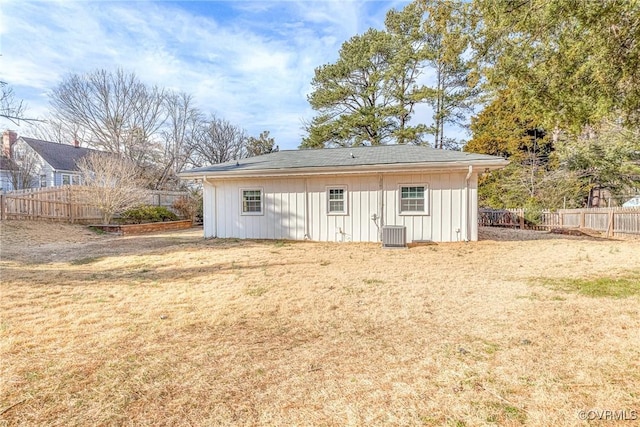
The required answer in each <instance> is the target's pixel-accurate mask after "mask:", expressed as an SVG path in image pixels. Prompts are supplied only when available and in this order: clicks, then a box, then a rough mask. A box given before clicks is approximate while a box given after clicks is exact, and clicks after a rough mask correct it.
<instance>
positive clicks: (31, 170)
mask: <svg viewBox="0 0 640 427" xmlns="http://www.w3.org/2000/svg"><path fill="white" fill-rule="evenodd" d="M12 160H13V161H14V162H15V164H16V168H13V169H11V171H10V172H9V174H10V176H11V185H13V188H14V189H16V190H18V189H25V188H33V187H35V186H36V183H37V179H38V172H39V171H40V168H41V164H40V160H39V158H38V156H36V154H35V153H34V152H33V151H31V150H29V149H26V148H25V147H20V146H19V145H18V146H16V147H14V150H13V155H12Z"/></svg>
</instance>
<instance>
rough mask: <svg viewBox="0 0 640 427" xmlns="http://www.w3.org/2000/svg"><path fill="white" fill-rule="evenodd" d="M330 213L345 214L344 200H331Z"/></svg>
mask: <svg viewBox="0 0 640 427" xmlns="http://www.w3.org/2000/svg"><path fill="white" fill-rule="evenodd" d="M329 212H344V202H343V201H342V200H330V201H329Z"/></svg>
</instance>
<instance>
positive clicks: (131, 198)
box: [78, 153, 148, 224]
mask: <svg viewBox="0 0 640 427" xmlns="http://www.w3.org/2000/svg"><path fill="white" fill-rule="evenodd" d="M78 168H79V169H80V172H81V174H82V179H83V183H84V188H83V191H81V192H80V194H81V196H80V197H81V199H82V201H83V202H84V203H87V204H88V205H90V206H94V207H96V208H97V209H98V210H99V211H100V213H101V214H102V221H103V223H104V224H109V223H110V222H111V220H112V219H113V216H114V215H116V214H118V213H121V212H123V211H125V210H127V209H129V208H132V207H135V206H138V205H140V204H143V203H144V202H145V200H146V199H147V198H148V192H147V190H145V189H144V188H145V186H146V184H147V183H146V182H144V181H142V180H141V179H140V178H139V173H138V172H139V171H138V168H137V167H136V165H135V164H134V163H133V162H132V161H131V160H130V159H127V158H124V157H123V156H119V155H115V154H108V153H91V154H89V155H87V156H85V157H83V158H82V159H81V160H80V162H79V164H78Z"/></svg>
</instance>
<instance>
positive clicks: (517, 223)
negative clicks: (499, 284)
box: [478, 208, 640, 236]
mask: <svg viewBox="0 0 640 427" xmlns="http://www.w3.org/2000/svg"><path fill="white" fill-rule="evenodd" d="M524 216H525V211H524V209H500V210H495V209H480V211H479V215H478V222H479V225H482V226H494V227H519V228H540V227H541V228H578V229H579V228H588V229H591V230H596V231H600V232H603V233H605V234H606V235H607V236H613V235H616V234H618V235H620V234H638V235H640V208H589V209H559V210H558V211H542V212H541V213H540V216H539V221H538V222H536V223H535V224H531V223H529V222H527V221H525V220H524Z"/></svg>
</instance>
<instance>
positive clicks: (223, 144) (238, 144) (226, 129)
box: [189, 116, 247, 167]
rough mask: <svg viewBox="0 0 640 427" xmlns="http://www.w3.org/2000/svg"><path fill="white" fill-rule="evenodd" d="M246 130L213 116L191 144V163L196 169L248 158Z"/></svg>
mask: <svg viewBox="0 0 640 427" xmlns="http://www.w3.org/2000/svg"><path fill="white" fill-rule="evenodd" d="M246 141H247V135H246V132H245V131H244V129H242V128H240V127H239V126H236V125H234V124H231V123H230V122H228V121H227V120H224V119H219V118H217V117H215V116H212V117H211V119H210V120H209V122H208V123H207V124H206V125H205V127H204V129H203V131H202V132H201V133H200V135H199V136H198V138H197V139H195V140H194V141H192V142H191V145H190V147H189V148H190V150H191V156H190V159H189V160H190V163H191V164H192V165H193V166H195V167H200V166H205V165H213V164H216V163H224V162H228V161H230V160H237V159H242V158H244V157H247V151H246V146H245V144H246Z"/></svg>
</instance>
